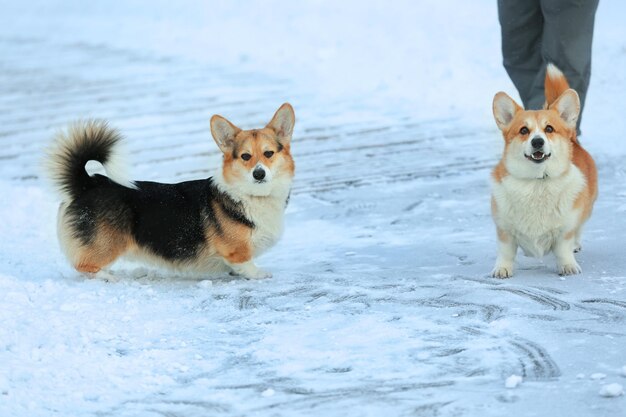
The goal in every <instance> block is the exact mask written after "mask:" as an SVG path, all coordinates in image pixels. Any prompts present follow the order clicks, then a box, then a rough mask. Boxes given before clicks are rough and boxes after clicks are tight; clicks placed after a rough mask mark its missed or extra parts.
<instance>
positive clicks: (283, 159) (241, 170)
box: [223, 128, 295, 183]
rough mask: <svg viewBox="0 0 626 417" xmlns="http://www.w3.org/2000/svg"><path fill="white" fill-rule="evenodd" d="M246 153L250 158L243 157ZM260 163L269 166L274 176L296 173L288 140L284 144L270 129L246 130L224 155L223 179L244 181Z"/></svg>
mask: <svg viewBox="0 0 626 417" xmlns="http://www.w3.org/2000/svg"><path fill="white" fill-rule="evenodd" d="M246 155H250V158H249V159H248V160H245V159H244V157H247V156H246ZM259 164H262V165H263V166H265V167H267V168H269V169H270V171H271V172H272V174H273V175H274V176H277V175H281V174H283V175H288V176H290V177H291V176H293V174H294V170H295V164H294V162H293V158H292V157H291V153H290V146H289V143H287V144H286V145H283V144H282V143H281V142H280V141H279V139H278V137H277V135H276V132H274V131H273V130H272V129H270V128H263V129H254V130H243V131H241V132H239V133H238V134H237V136H236V137H235V138H234V141H233V147H232V151H231V152H230V153H229V154H224V168H223V173H224V179H225V180H226V181H227V182H230V183H235V182H238V181H244V180H245V178H246V177H247V176H249V175H250V173H251V172H252V171H253V170H254V168H255V167H256V166H257V165H259Z"/></svg>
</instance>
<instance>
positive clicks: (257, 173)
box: [252, 168, 265, 181]
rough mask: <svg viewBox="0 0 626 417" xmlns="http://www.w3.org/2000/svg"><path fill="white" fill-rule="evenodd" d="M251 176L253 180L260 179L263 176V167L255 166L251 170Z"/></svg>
mask: <svg viewBox="0 0 626 417" xmlns="http://www.w3.org/2000/svg"><path fill="white" fill-rule="evenodd" d="M252 176H253V177H254V179H255V180H257V181H261V180H262V179H263V178H265V170H264V169H263V168H256V169H255V170H254V171H252Z"/></svg>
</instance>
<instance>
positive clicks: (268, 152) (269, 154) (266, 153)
mask: <svg viewBox="0 0 626 417" xmlns="http://www.w3.org/2000/svg"><path fill="white" fill-rule="evenodd" d="M263 155H265V157H266V158H271V157H272V156H273V155H274V151H265V152H263Z"/></svg>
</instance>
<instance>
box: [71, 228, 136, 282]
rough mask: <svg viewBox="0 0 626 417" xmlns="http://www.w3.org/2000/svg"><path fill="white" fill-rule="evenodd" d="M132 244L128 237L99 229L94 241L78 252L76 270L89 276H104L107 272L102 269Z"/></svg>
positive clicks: (111, 230) (108, 229) (105, 229)
mask: <svg viewBox="0 0 626 417" xmlns="http://www.w3.org/2000/svg"><path fill="white" fill-rule="evenodd" d="M130 243H131V239H130V238H129V237H128V236H127V235H125V234H123V233H121V232H118V231H115V230H113V229H111V228H107V227H99V228H98V230H97V232H96V236H95V238H94V239H93V241H92V242H90V243H89V244H88V245H86V246H82V247H80V248H78V250H77V251H76V254H75V256H74V260H75V263H74V268H76V270H77V271H79V272H82V273H86V274H88V275H89V276H94V277H97V275H96V274H100V275H103V274H105V272H103V271H102V268H104V267H106V266H108V265H110V264H112V263H113V262H114V261H115V260H116V259H117V258H119V257H120V256H121V255H123V254H124V253H125V252H126V251H127V250H128V249H129V247H130ZM106 274H107V275H109V274H108V273H106ZM107 280H108V279H107Z"/></svg>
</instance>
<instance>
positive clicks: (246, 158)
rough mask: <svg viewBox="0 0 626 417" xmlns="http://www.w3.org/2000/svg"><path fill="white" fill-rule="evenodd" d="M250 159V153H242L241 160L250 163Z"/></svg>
mask: <svg viewBox="0 0 626 417" xmlns="http://www.w3.org/2000/svg"><path fill="white" fill-rule="evenodd" d="M250 158H252V155H250V154H249V153H242V154H241V159H243V160H244V161H249V160H250Z"/></svg>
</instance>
